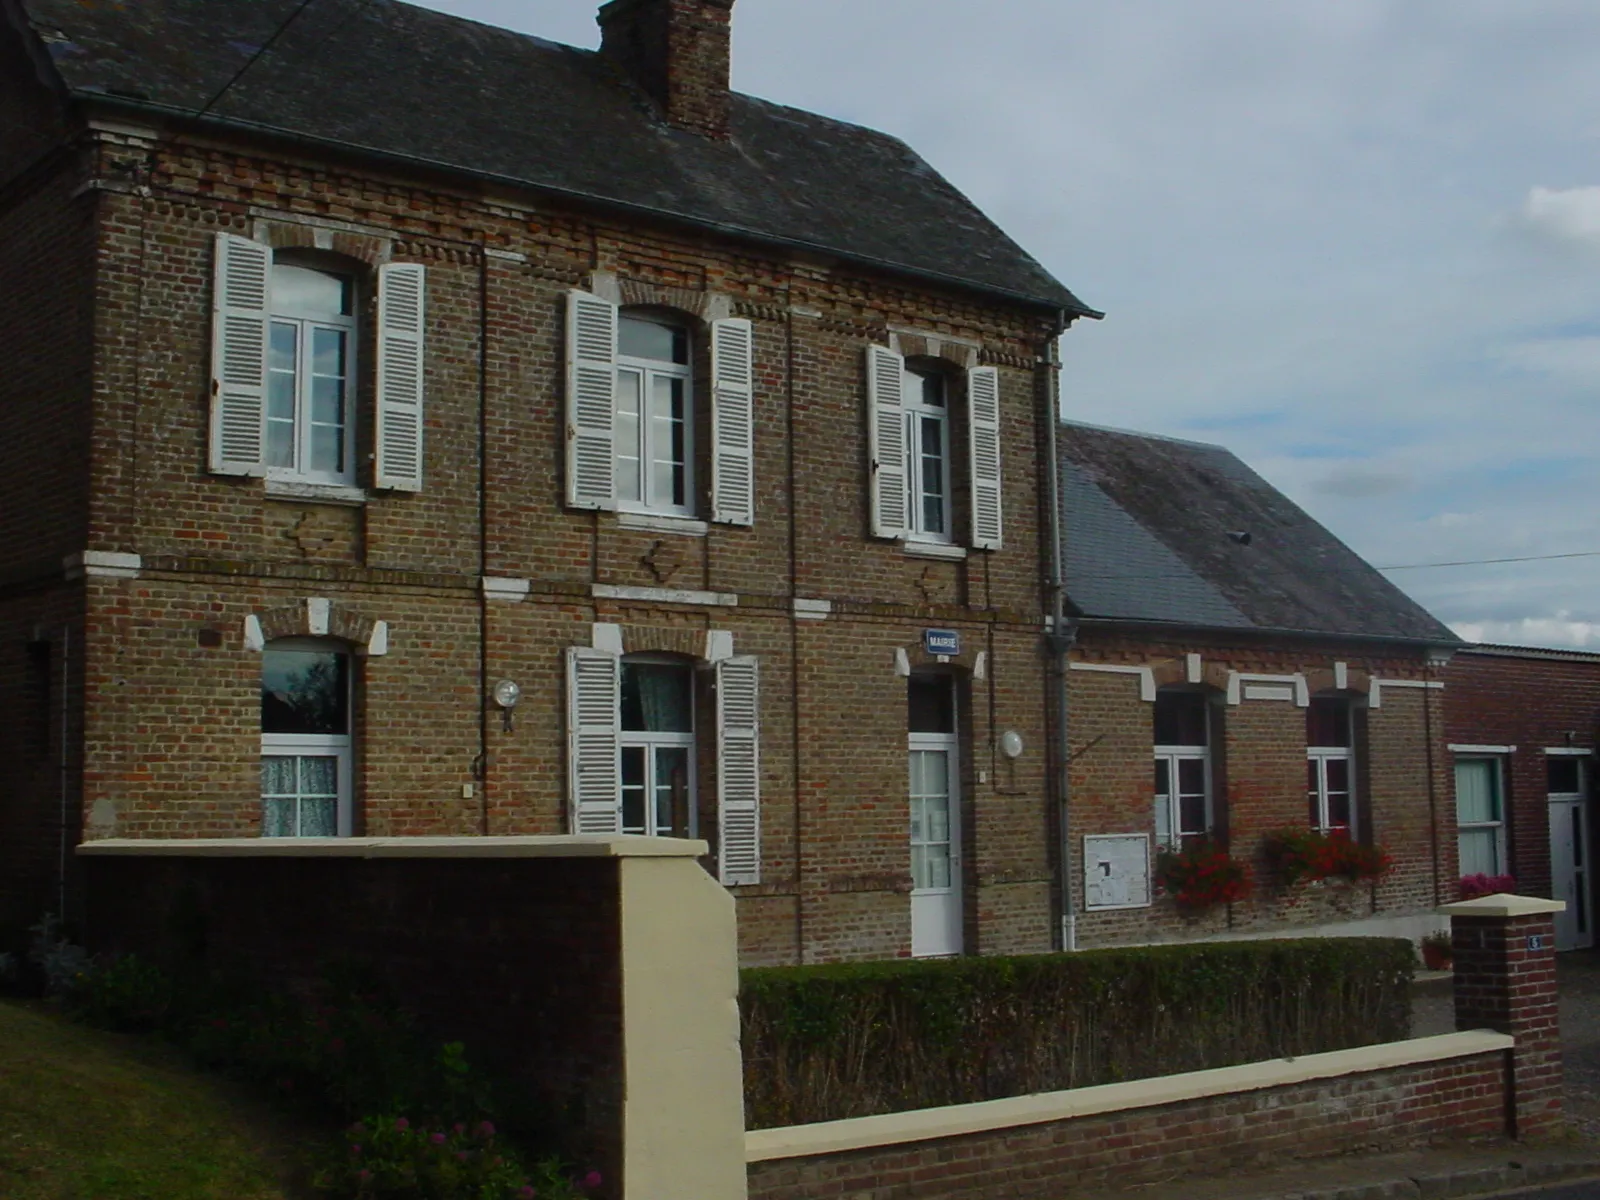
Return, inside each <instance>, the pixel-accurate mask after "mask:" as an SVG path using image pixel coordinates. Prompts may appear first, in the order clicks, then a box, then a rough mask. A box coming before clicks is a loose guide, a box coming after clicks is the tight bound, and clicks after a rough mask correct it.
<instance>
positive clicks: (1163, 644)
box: [1069, 630, 1455, 945]
mask: <svg viewBox="0 0 1600 1200" xmlns="http://www.w3.org/2000/svg"><path fill="white" fill-rule="evenodd" d="M1191 654H1194V655H1198V656H1199V663H1198V667H1199V676H1200V681H1199V683H1198V685H1196V684H1191V683H1190V682H1189V679H1190V662H1189V657H1188V656H1189V655H1191ZM1073 657H1074V661H1075V662H1076V663H1079V664H1082V665H1084V666H1091V667H1092V666H1107V665H1109V666H1117V667H1124V668H1126V667H1143V668H1148V669H1149V671H1150V673H1151V677H1152V682H1154V683H1155V684H1156V685H1157V686H1158V687H1159V686H1171V685H1178V686H1184V687H1196V686H1198V688H1199V689H1200V690H1203V691H1204V692H1205V693H1206V694H1207V696H1208V697H1209V699H1210V701H1211V703H1210V712H1211V719H1212V726H1211V728H1212V748H1213V780H1212V784H1213V803H1214V814H1215V822H1216V828H1217V829H1218V830H1219V832H1220V833H1221V834H1222V835H1223V836H1224V837H1225V838H1226V840H1227V842H1228V844H1229V846H1230V849H1231V851H1232V853H1233V854H1234V855H1235V856H1236V857H1240V858H1244V859H1246V860H1248V861H1251V862H1252V863H1253V865H1254V866H1255V868H1256V874H1257V891H1256V894H1255V895H1254V896H1253V897H1252V898H1251V899H1249V900H1247V901H1245V902H1242V903H1239V904H1235V905H1232V906H1230V907H1229V908H1226V909H1223V908H1219V909H1214V910H1211V911H1210V912H1208V913H1205V914H1203V915H1200V916H1197V917H1191V916H1185V915H1182V914H1180V913H1179V911H1178V910H1177V908H1176V906H1175V905H1174V904H1173V903H1172V901H1171V900H1170V899H1166V898H1159V899H1157V900H1156V902H1155V904H1154V905H1153V906H1152V907H1150V908H1140V909H1127V910H1120V911H1119V910H1112V911H1100V912H1083V911H1081V904H1082V897H1083V890H1082V887H1083V881H1082V864H1081V861H1080V863H1079V865H1078V868H1077V869H1076V870H1075V871H1074V888H1075V895H1076V897H1077V899H1078V902H1079V905H1080V916H1079V921H1078V936H1079V939H1080V941H1081V942H1082V943H1083V944H1085V945H1107V944H1114V943H1118V942H1131V941H1148V940H1162V939H1166V938H1172V937H1190V936H1208V935H1218V934H1226V933H1229V932H1233V931H1241V932H1242V931H1250V930H1264V929H1269V928H1273V927H1277V926H1283V927H1286V928H1289V927H1293V926H1297V925H1298V926H1304V925H1311V924H1320V923H1327V922H1343V921H1354V920H1361V919H1364V918H1369V917H1372V916H1374V915H1399V914H1408V913H1409V914H1421V913H1426V912H1427V911H1429V910H1430V909H1431V907H1432V906H1433V905H1434V904H1435V903H1437V902H1438V900H1440V899H1452V898H1454V893H1453V892H1451V891H1449V890H1448V889H1445V890H1443V891H1440V892H1438V893H1437V894H1436V887H1435V885H1436V875H1435V856H1436V854H1437V856H1438V860H1439V866H1438V875H1437V879H1438V880H1439V881H1441V883H1440V886H1441V887H1442V886H1443V883H1447V882H1448V881H1450V880H1453V879H1454V878H1455V876H1454V873H1453V872H1454V861H1455V839H1454V836H1453V829H1454V827H1453V824H1452V823H1451V822H1452V819H1453V817H1452V808H1451V804H1452V802H1451V795H1452V792H1451V790H1450V780H1449V774H1448V770H1449V765H1448V762H1447V761H1446V759H1447V755H1446V754H1445V751H1444V724H1445V722H1444V713H1443V708H1442V700H1441V696H1442V695H1444V694H1445V693H1442V692H1441V691H1439V690H1436V689H1431V688H1429V689H1425V688H1420V687H1406V686H1400V687H1396V686H1390V687H1387V688H1386V687H1384V686H1383V684H1382V682H1381V681H1383V680H1391V681H1393V680H1403V681H1407V682H1411V683H1416V682H1420V681H1425V676H1427V668H1425V667H1424V664H1423V662H1422V656H1421V650H1420V648H1419V649H1418V650H1417V651H1415V652H1413V653H1411V654H1405V653H1402V652H1399V651H1396V650H1393V649H1384V650H1381V651H1375V650H1374V648H1372V647H1370V646H1366V647H1364V646H1361V645H1360V644H1349V643H1346V644H1343V645H1340V644H1337V643H1331V642H1330V643H1317V642H1314V641H1311V640H1309V639H1306V640H1296V641H1289V640H1287V639H1277V640H1274V639H1272V638H1270V637H1266V636H1262V637H1258V638H1250V639H1245V638H1237V637H1236V638H1233V639H1229V638H1227V637H1225V636H1221V635H1214V636H1210V637H1207V636H1204V635H1196V636H1194V637H1193V638H1192V639H1191V640H1187V641H1181V642H1180V641H1176V640H1170V639H1168V640H1159V639H1156V638H1153V637H1152V638H1149V639H1138V638H1135V637H1132V636H1128V635H1114V634H1111V633H1109V632H1103V631H1095V630H1088V631H1085V632H1084V634H1083V635H1082V636H1081V638H1080V643H1079V646H1078V648H1077V650H1075V651H1074V656H1073ZM1338 663H1343V664H1344V668H1345V680H1346V683H1347V684H1348V685H1349V686H1348V687H1347V688H1346V689H1345V690H1344V692H1342V693H1339V692H1338V691H1337V689H1335V688H1334V683H1335V681H1336V679H1335V665H1336V664H1338ZM1234 672H1237V673H1239V674H1242V675H1271V676H1292V675H1301V676H1303V677H1304V679H1305V681H1306V688H1307V692H1308V694H1310V695H1317V694H1342V695H1345V696H1347V697H1348V698H1350V699H1351V701H1352V703H1353V704H1354V705H1355V711H1356V713H1357V719H1356V728H1357V737H1356V741H1357V751H1356V758H1357V764H1358V770H1357V800H1356V811H1357V820H1358V826H1359V829H1360V832H1359V834H1358V836H1359V837H1360V838H1361V839H1362V840H1370V841H1375V842H1376V843H1378V844H1380V845H1382V846H1383V847H1385V848H1386V849H1387V850H1388V851H1389V852H1390V853H1391V854H1392V855H1393V857H1394V860H1395V866H1394V870H1393V871H1392V872H1391V873H1390V875H1389V876H1388V877H1387V878H1385V879H1384V881H1383V882H1382V883H1380V884H1379V885H1377V886H1376V887H1372V886H1366V885H1361V886H1354V887H1350V886H1343V885H1339V884H1333V883H1330V884H1327V885H1319V886H1312V887H1306V886H1301V887H1297V888H1294V889H1289V890H1286V889H1284V888H1282V887H1280V886H1279V885H1278V883H1277V881H1276V880H1274V879H1273V878H1271V876H1270V875H1269V874H1268V873H1267V872H1266V870H1265V864H1264V861H1263V859H1262V856H1261V846H1262V842H1263V839H1264V838H1265V837H1266V836H1267V835H1268V834H1270V833H1271V832H1272V831H1274V830H1277V829H1284V828H1304V827H1305V826H1306V825H1307V823H1308V819H1309V815H1308V806H1307V797H1306V710H1305V709H1304V708H1301V707H1299V705H1298V704H1297V703H1296V702H1295V701H1294V700H1293V699H1258V698H1251V697H1250V696H1249V694H1248V690H1247V685H1246V686H1241V687H1240V688H1239V702H1238V703H1228V702H1227V688H1228V677H1229V674H1230V673H1234ZM1373 679H1377V680H1379V681H1380V683H1379V685H1378V686H1379V703H1378V706H1377V707H1376V708H1373V707H1369V697H1368V692H1369V689H1370V688H1371V686H1372V682H1371V681H1372V680H1373ZM1070 688H1071V691H1070V697H1069V705H1070V710H1071V717H1070V720H1071V722H1072V735H1071V742H1072V753H1073V761H1072V771H1071V816H1072V838H1073V843H1072V852H1073V854H1074V856H1081V854H1082V846H1083V842H1082V838H1083V837H1084V836H1085V835H1091V834H1110V833H1146V834H1149V835H1150V836H1151V837H1152V838H1153V837H1154V834H1155V816H1154V779H1153V774H1154V772H1153V767H1152V761H1153V747H1154V737H1155V734H1154V727H1153V711H1154V706H1153V705H1152V704H1151V703H1150V702H1149V701H1147V700H1145V699H1143V698H1142V697H1141V680H1140V677H1139V676H1138V675H1136V674H1131V673H1127V672H1121V673H1107V672H1102V671H1096V670H1082V669H1078V670H1073V671H1072V672H1071V675H1070ZM1425 698H1426V699H1425ZM1363 743H1364V747H1363ZM1430 746H1431V753H1430ZM1430 770H1431V774H1430ZM1430 779H1431V784H1432V786H1431V788H1430Z"/></svg>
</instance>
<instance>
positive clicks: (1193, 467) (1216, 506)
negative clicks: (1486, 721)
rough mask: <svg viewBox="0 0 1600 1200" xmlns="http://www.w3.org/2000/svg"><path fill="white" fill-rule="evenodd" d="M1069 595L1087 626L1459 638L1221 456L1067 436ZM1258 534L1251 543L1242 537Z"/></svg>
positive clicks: (1077, 427)
mask: <svg viewBox="0 0 1600 1200" xmlns="http://www.w3.org/2000/svg"><path fill="white" fill-rule="evenodd" d="M1060 444H1061V469H1062V470H1061V473H1062V485H1063V488H1062V508H1063V510H1064V513H1063V518H1064V519H1063V527H1064V541H1065V556H1066V564H1067V594H1068V596H1069V597H1070V599H1071V603H1072V605H1073V607H1074V609H1076V610H1077V611H1078V613H1079V614H1080V615H1081V616H1083V617H1088V618H1104V619H1111V620H1123V621H1149V622H1157V623H1165V624H1171V625H1180V626H1184V627H1189V628H1214V629H1241V630H1249V629H1255V630H1276V631H1296V632H1304V633H1321V634H1332V635H1336V636H1340V637H1374V638H1402V639H1408V640H1415V641H1418V642H1426V643H1429V644H1437V645H1454V644H1456V643H1457V642H1458V641H1459V640H1460V639H1458V638H1457V637H1456V636H1455V635H1454V634H1453V633H1451V632H1450V631H1449V630H1448V629H1447V628H1445V626H1443V625H1442V624H1440V623H1439V622H1438V621H1436V620H1435V619H1434V618H1433V617H1432V616H1431V615H1429V614H1428V613H1427V612H1426V611H1425V610H1424V609H1423V608H1422V607H1421V606H1420V605H1418V604H1417V603H1416V601H1414V600H1412V599H1411V598H1410V597H1409V596H1407V595H1406V594H1405V593H1404V592H1402V591H1401V590H1400V589H1399V588H1397V587H1395V585H1394V584H1392V583H1390V582H1389V581H1388V580H1387V579H1385V578H1384V577H1383V576H1382V575H1381V574H1379V572H1378V571H1376V570H1375V569H1374V568H1372V567H1371V566H1369V565H1368V564H1367V563H1366V562H1365V561H1363V560H1362V559H1361V558H1360V557H1359V556H1358V555H1357V554H1356V553H1355V552H1354V551H1353V550H1351V549H1350V548H1349V547H1348V546H1346V545H1345V544H1344V543H1343V542H1341V541H1340V540H1339V539H1338V538H1336V537H1334V536H1333V534H1331V533H1329V532H1328V531H1327V530H1326V529H1324V528H1323V527H1322V526H1321V525H1319V524H1317V522H1315V521H1314V520H1312V519H1311V517H1310V516H1309V515H1307V513H1306V512H1305V511H1304V510H1303V509H1301V508H1300V507H1299V506H1297V505H1296V504H1294V503H1293V502H1292V501H1290V500H1289V498H1288V497H1286V496H1284V495H1283V494H1282V493H1281V492H1279V491H1277V490H1276V489H1275V488H1273V487H1272V485H1271V484H1269V483H1267V481H1266V480H1264V479H1262V478H1261V476H1259V475H1257V474H1256V473H1255V472H1254V471H1252V470H1251V469H1250V468H1249V467H1247V466H1245V465H1244V463H1243V462H1241V461H1240V460H1239V459H1238V458H1236V457H1235V456H1234V455H1233V454H1231V453H1229V452H1228V451H1227V450H1224V449H1223V448H1222V447H1221V446H1211V445H1205V444H1203V443H1200V442H1186V441H1179V440H1176V439H1173V438H1164V437H1153V436H1150V435H1146V434H1139V433H1130V432H1125V431H1122V430H1113V429H1101V428H1098V427H1096V426H1092V425H1081V424H1076V423H1071V422H1069V423H1066V424H1064V425H1062V427H1061V443H1060ZM1243 533H1248V534H1249V535H1250V537H1249V544H1248V545H1245V544H1241V542H1240V541H1239V540H1237V539H1235V538H1234V537H1231V536H1229V535H1230V534H1243Z"/></svg>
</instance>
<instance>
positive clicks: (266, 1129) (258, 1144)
mask: <svg viewBox="0 0 1600 1200" xmlns="http://www.w3.org/2000/svg"><path fill="white" fill-rule="evenodd" d="M307 1136H308V1135H306V1134H305V1133H303V1132H300V1131H296V1130H292V1129H290V1128H289V1127H288V1126H287V1125H286V1124H285V1123H283V1122H282V1121H281V1120H278V1119H277V1118H275V1117H274V1116H272V1115H270V1114H267V1113H265V1112H263V1111H262V1110H261V1109H260V1108H259V1107H257V1106H255V1105H253V1104H251V1103H250V1102H248V1101H247V1100H245V1099H244V1098H243V1097H241V1096H239V1095H237V1094H236V1093H235V1092H233V1090H232V1089H231V1088H230V1087H229V1086H228V1085H227V1084H225V1083H222V1082H219V1081H217V1080H216V1079H214V1078H211V1077H208V1076H206V1075H203V1074H200V1073H199V1072H197V1071H194V1070H192V1069H190V1068H188V1067H186V1066H184V1065H183V1063H182V1062H181V1060H180V1059H178V1058H177V1056H176V1055H174V1054H173V1053H172V1052H171V1051H169V1050H167V1049H166V1048H164V1047H162V1046H160V1045H158V1044H154V1043H152V1042H151V1041H149V1040H146V1039H139V1038H130V1037H122V1036H119V1035H116V1034H110V1033H103V1032H100V1031H98V1030H93V1029H86V1028H84V1027H82V1026H80V1025H75V1024H72V1023H71V1022H69V1021H66V1020H64V1019H63V1018H61V1017H59V1016H57V1015H55V1014H54V1013H52V1012H50V1011H48V1010H46V1009H43V1008H41V1007H39V1006H37V1005H30V1004H23V1003H18V1002H16V1001H7V1000H0V1196H3V1197H5V1200H303V1197H305V1196H306V1194H307V1193H306V1192H305V1190H304V1188H303V1187H300V1186H296V1183H295V1174H294V1170H293V1166H292V1164H293V1162H294V1160H295V1159H296V1158H298V1157H303V1155H300V1154H298V1153H297V1152H296V1149H295V1143H296V1142H301V1141H303V1140H304V1139H305V1138H306V1137H307Z"/></svg>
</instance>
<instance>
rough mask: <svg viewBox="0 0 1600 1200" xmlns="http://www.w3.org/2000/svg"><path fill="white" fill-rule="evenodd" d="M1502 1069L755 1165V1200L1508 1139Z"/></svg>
mask: <svg viewBox="0 0 1600 1200" xmlns="http://www.w3.org/2000/svg"><path fill="white" fill-rule="evenodd" d="M1506 1086H1507V1075H1506V1068H1505V1061H1504V1056H1503V1055H1501V1054H1480V1055H1475V1056H1473V1057H1470V1058H1464V1059H1454V1060H1447V1061H1444V1062H1438V1063H1427V1064H1420V1065H1417V1066H1412V1067H1404V1068H1398V1069H1394V1070H1388V1071H1378V1072H1372V1073H1369V1074H1358V1075H1349V1076H1345V1077H1343V1078H1338V1079H1324V1080H1316V1081H1311V1082H1307V1083H1301V1084H1295V1085H1292V1086H1287V1087H1276V1088H1267V1089H1263V1090H1261V1091H1253V1092H1236V1093H1232V1094H1230V1095H1226V1096H1218V1097H1210V1098H1206V1099H1202V1100H1195V1101H1188V1102H1184V1103H1179V1104H1166V1105H1159V1106H1156V1107H1152V1108H1140V1109H1132V1110H1125V1111H1120V1112H1114V1113H1105V1114H1101V1115H1096V1116H1084V1117H1077V1118H1073V1119H1071V1120H1067V1121H1057V1122H1048V1123H1044V1124H1039V1125H1024V1126H1008V1127H1006V1128H1004V1129H1000V1130H995V1131H993V1132H990V1133H979V1134H969V1135H966V1136H962V1137H950V1138H936V1139H933V1140H929V1141H922V1142H911V1143H902V1144H897V1145H894V1146H886V1147H882V1148H877V1149H865V1150H857V1151H849V1152H841V1153H835V1154H827V1155H818V1156H815V1157H810V1158H792V1159H776V1160H773V1161H768V1162H755V1163H752V1164H751V1167H750V1197H751V1200H803V1198H806V1197H812V1196H823V1195H830V1196H831V1195H843V1196H853V1195H856V1194H857V1193H861V1194H870V1195H872V1196H873V1197H874V1200H912V1198H913V1197H914V1198H915V1200H981V1198H983V1197H989V1196H995V1195H999V1194H1004V1195H1006V1196H1012V1197H1017V1198H1019V1200H1021V1198H1025V1197H1048V1196H1057V1195H1060V1194H1061V1192H1062V1188H1063V1186H1064V1183H1065V1182H1066V1181H1070V1183H1071V1186H1072V1187H1073V1188H1075V1189H1081V1188H1086V1187H1089V1188H1092V1187H1095V1186H1097V1185H1101V1184H1115V1185H1116V1186H1118V1187H1126V1186H1128V1185H1130V1184H1138V1183H1153V1182H1157V1181H1162V1180H1167V1179H1170V1178H1172V1177H1173V1174H1174V1172H1181V1173H1182V1174H1185V1175H1190V1174H1194V1175H1200V1174H1205V1173H1210V1172H1221V1171H1226V1170H1229V1169H1236V1168H1237V1169H1248V1168H1253V1167H1261V1166H1265V1165H1273V1164H1280V1163H1282V1162H1284V1161H1285V1160H1288V1159H1294V1158H1314V1157H1317V1156H1319V1155H1331V1154H1339V1153H1348V1152H1352V1151H1357V1150H1360V1151H1363V1152H1365V1151H1369V1150H1379V1149H1398V1148H1401V1147H1406V1146H1415V1145H1422V1144H1426V1143H1428V1142H1431V1141H1436V1140H1445V1139H1452V1138H1455V1139H1465V1138H1473V1137H1492V1136H1494V1135H1496V1134H1499V1133H1500V1132H1501V1131H1502V1130H1503V1129H1504V1126H1505V1089H1506Z"/></svg>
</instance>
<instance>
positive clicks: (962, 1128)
mask: <svg viewBox="0 0 1600 1200" xmlns="http://www.w3.org/2000/svg"><path fill="white" fill-rule="evenodd" d="M80 852H81V851H80ZM1473 903H1476V901H1473ZM1452 907H1453V906H1452ZM1515 1044H1516V1040H1515V1039H1514V1038H1512V1037H1511V1035H1510V1034H1505V1033H1491V1032H1489V1031H1488V1030H1475V1031H1473V1032H1469V1033H1446V1034H1441V1035H1439V1036H1438V1037H1427V1038H1412V1039H1411V1040H1409V1041H1404V1042H1385V1043H1382V1044H1381V1045H1377V1046H1360V1047H1358V1048H1356V1049H1354V1050H1333V1051H1330V1052H1327V1053H1323V1054H1305V1055H1301V1056H1300V1057H1298V1058H1283V1059H1272V1060H1270V1061H1268V1062H1257V1063H1246V1064H1244V1065H1242V1066H1237V1067H1219V1068H1216V1069H1213V1070H1210V1071H1187V1072H1185V1073H1183V1074H1181V1075H1161V1076H1157V1077H1156V1078H1154V1079H1136V1080H1133V1081H1132V1082H1129V1083H1105V1084H1099V1085H1097V1086H1095V1087H1084V1088H1074V1089H1072V1090H1071V1091H1065V1092H1044V1093H1040V1094H1037V1095H1032V1096H1013V1097H1011V1098H1009V1099H1006V1100H984V1101H980V1102H978V1103H976V1104H956V1105H950V1106H949V1107H946V1108H925V1109H917V1110H914V1111H911V1112H898V1113H883V1114H880V1115H878V1116H872V1117H855V1118H852V1119H849V1120H843V1121H822V1122H819V1123H817V1124H815V1125H791V1126H789V1127H787V1128H782V1129H755V1130H751V1131H749V1132H747V1133H746V1134H745V1135H744V1144H745V1161H746V1162H771V1161H773V1160H775V1159H784V1158H803V1157H808V1156H812V1155H819V1154H840V1153H845V1152H848V1151H852V1150H867V1149H876V1148H884V1147H889V1146H896V1145H901V1144H904V1143H908V1142H925V1141H932V1140H933V1139H935V1138H950V1137H961V1136H964V1135H966V1134H973V1133H989V1132H992V1131H994V1130H999V1129H1009V1128H1015V1127H1019V1126H1025V1125H1042V1124H1045V1123H1047V1122H1051V1121H1066V1120H1070V1119H1072V1118H1074V1117H1088V1116H1095V1115H1098V1114H1101V1113H1112V1112H1126V1111H1128V1110H1130V1109H1139V1108H1153V1107H1156V1106H1158V1105H1163V1104H1181V1103H1183V1102H1185V1101H1189V1100H1203V1099H1206V1098H1208V1097H1211V1096H1227V1095H1232V1094H1234V1093H1238V1092H1256V1091H1262V1090H1264V1089H1266V1088H1277V1087H1287V1086H1291V1085H1293V1084H1299V1083H1308V1082H1310V1081H1312V1080H1316V1079H1338V1078H1341V1077H1344V1076H1349V1075H1362V1074H1367V1073H1370V1072H1375V1071H1391V1070H1394V1069H1395V1068H1397V1067H1408V1066H1420V1065H1422V1064H1425V1063H1433V1062H1448V1061H1449V1060H1451V1059H1456V1058H1469V1057H1473V1056H1475V1055H1481V1054H1496V1053H1502V1052H1504V1051H1506V1050H1509V1049H1511V1048H1512V1047H1513V1046H1514V1045H1515Z"/></svg>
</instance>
